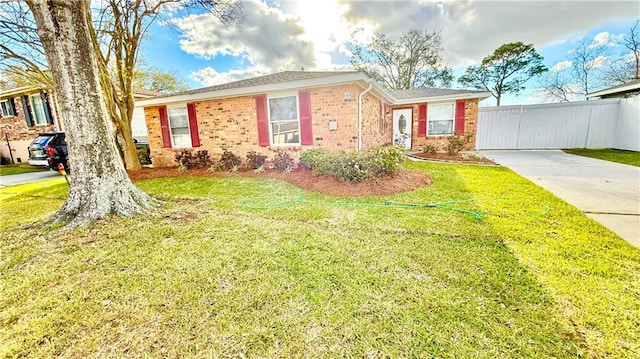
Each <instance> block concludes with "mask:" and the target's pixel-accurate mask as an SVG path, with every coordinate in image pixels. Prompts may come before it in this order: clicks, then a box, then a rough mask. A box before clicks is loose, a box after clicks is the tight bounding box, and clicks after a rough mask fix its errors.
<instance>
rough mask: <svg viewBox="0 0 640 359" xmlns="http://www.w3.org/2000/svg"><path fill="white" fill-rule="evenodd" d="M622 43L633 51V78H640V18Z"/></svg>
mask: <svg viewBox="0 0 640 359" xmlns="http://www.w3.org/2000/svg"><path fill="white" fill-rule="evenodd" d="M622 44H623V45H624V47H626V48H627V49H628V50H629V51H631V54H632V56H633V59H634V60H635V61H634V65H635V66H633V69H634V76H633V80H638V79H640V20H636V22H635V23H634V24H633V27H631V29H630V30H629V32H628V33H627V34H626V35H625V37H624V39H623V42H622Z"/></svg>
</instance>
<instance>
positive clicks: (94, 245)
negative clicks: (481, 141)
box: [0, 163, 640, 358]
mask: <svg viewBox="0 0 640 359" xmlns="http://www.w3.org/2000/svg"><path fill="white" fill-rule="evenodd" d="M407 166H409V167H411V168H414V169H419V170H422V171H427V172H428V173H430V174H431V176H432V177H433V180H434V183H433V185H431V186H429V187H424V188H421V189H418V190H415V191H411V192H407V193H403V194H398V195H394V196H386V197H365V198H339V197H329V196H324V195H319V194H315V193H311V192H304V191H300V190H298V189H297V188H296V187H294V186H292V185H290V184H288V183H285V182H282V181H279V180H274V179H248V178H240V177H233V178H193V177H178V178H170V179H155V180H142V181H138V182H137V183H138V185H139V186H140V187H141V188H142V189H143V190H145V191H147V192H148V193H150V194H153V195H155V196H157V197H159V198H162V199H164V200H166V201H167V204H166V205H165V206H164V207H161V208H158V209H157V210H156V211H154V212H153V213H150V214H148V215H147V216H144V217H136V218H134V219H112V220H109V221H102V222H99V223H96V224H94V225H91V226H89V227H87V228H81V229H75V230H71V231H60V230H55V229H46V230H43V229H39V228H38V227H34V226H29V224H30V223H32V221H34V220H42V219H44V218H46V216H48V215H50V214H51V213H52V211H53V210H54V209H56V208H57V207H59V206H60V205H61V204H62V202H63V201H64V198H65V195H66V190H67V186H66V184H57V185H54V186H50V187H47V188H45V189H39V190H38V191H35V190H34V191H33V192H30V191H27V194H31V195H32V196H27V195H25V193H24V192H20V186H14V187H11V188H9V189H10V190H11V192H7V190H9V189H0V206H1V207H2V213H3V215H2V217H1V221H0V253H2V255H1V256H0V308H2V309H0V328H2V329H0V357H30V358H31V357H35V358H38V357H85V356H88V357H104V356H108V357H203V358H204V357H268V358H274V357H286V358H292V357H308V358H323V357H324V358H336V357H359V358H373V357H392V358H396V357H450V358H454V357H455V358H514V357H529V358H548V357H557V358H569V357H571V358H575V357H581V356H586V357H637V356H638V354H640V344H639V343H640V327H639V325H638V319H637V318H638V317H640V300H638V298H640V250H638V249H637V248H633V247H631V246H630V245H629V244H627V243H626V242H624V241H623V240H621V239H620V238H619V237H617V236H616V235H615V234H613V233H612V232H610V231H609V230H607V229H606V228H604V227H602V226H601V225H599V224H598V223H596V222H595V221H593V220H591V219H589V218H587V217H585V216H584V215H583V214H582V213H581V212H580V211H578V210H577V209H575V208H574V207H571V206H569V205H567V204H566V203H564V202H562V201H561V200H559V199H557V198H556V197H554V196H553V195H551V194H549V193H548V192H546V191H544V190H542V189H541V188H539V187H537V186H535V185H533V184H531V183H530V182H528V181H526V180H524V179H523V178H521V177H519V176H517V175H516V174H514V173H513V172H511V171H509V170H507V169H505V168H502V167H481V166H465V165H453V164H434V163H409V164H407ZM14 193H15V194H14ZM471 199H473V200H471ZM452 200H456V201H452ZM434 203H438V208H431V207H420V206H411V205H409V204H434ZM258 208H262V209H258ZM8 213H11V215H10V216H9V215H7V214H8ZM475 216H480V218H481V220H477V219H476V218H475Z"/></svg>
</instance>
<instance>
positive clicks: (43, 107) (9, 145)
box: [0, 86, 161, 163]
mask: <svg viewBox="0 0 640 359" xmlns="http://www.w3.org/2000/svg"><path fill="white" fill-rule="evenodd" d="M158 95H161V93H160V92H156V91H150V90H145V89H134V99H135V100H136V101H138V100H140V99H146V98H152V97H155V96H158ZM25 109H26V110H25ZM131 130H132V133H133V136H134V137H135V138H137V139H140V140H146V139H147V126H146V123H145V119H144V112H143V110H142V108H137V109H136V110H135V111H134V113H133V119H132V121H131ZM53 131H64V129H63V126H62V121H60V119H59V114H58V111H57V108H56V101H55V98H54V95H53V92H51V91H47V90H46V89H44V88H42V87H38V86H25V87H18V88H15V89H10V90H6V91H0V136H1V138H0V156H1V157H2V158H3V163H4V162H5V161H7V160H10V159H13V162H27V159H28V158H29V154H28V151H27V146H29V143H31V141H32V140H33V139H34V138H36V137H37V136H38V134H39V133H43V132H53Z"/></svg>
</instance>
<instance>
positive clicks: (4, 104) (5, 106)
mask: <svg viewBox="0 0 640 359" xmlns="http://www.w3.org/2000/svg"><path fill="white" fill-rule="evenodd" d="M9 100H10V99H8V98H7V99H4V100H0V113H1V114H2V117H15V116H16V114H15V109H14V108H13V107H12V106H11V102H10V101H9ZM5 110H6V112H5ZM11 112H13V113H11Z"/></svg>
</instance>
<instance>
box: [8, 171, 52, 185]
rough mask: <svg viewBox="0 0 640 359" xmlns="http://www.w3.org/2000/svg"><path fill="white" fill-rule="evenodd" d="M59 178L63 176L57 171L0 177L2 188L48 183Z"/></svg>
mask: <svg viewBox="0 0 640 359" xmlns="http://www.w3.org/2000/svg"><path fill="white" fill-rule="evenodd" d="M57 177H61V175H60V174H59V173H58V172H56V171H40V172H28V173H21V174H17V175H9V176H0V187H3V186H15V185H18V184H24V183H31V182H40V181H46V180H50V179H53V178H57Z"/></svg>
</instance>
